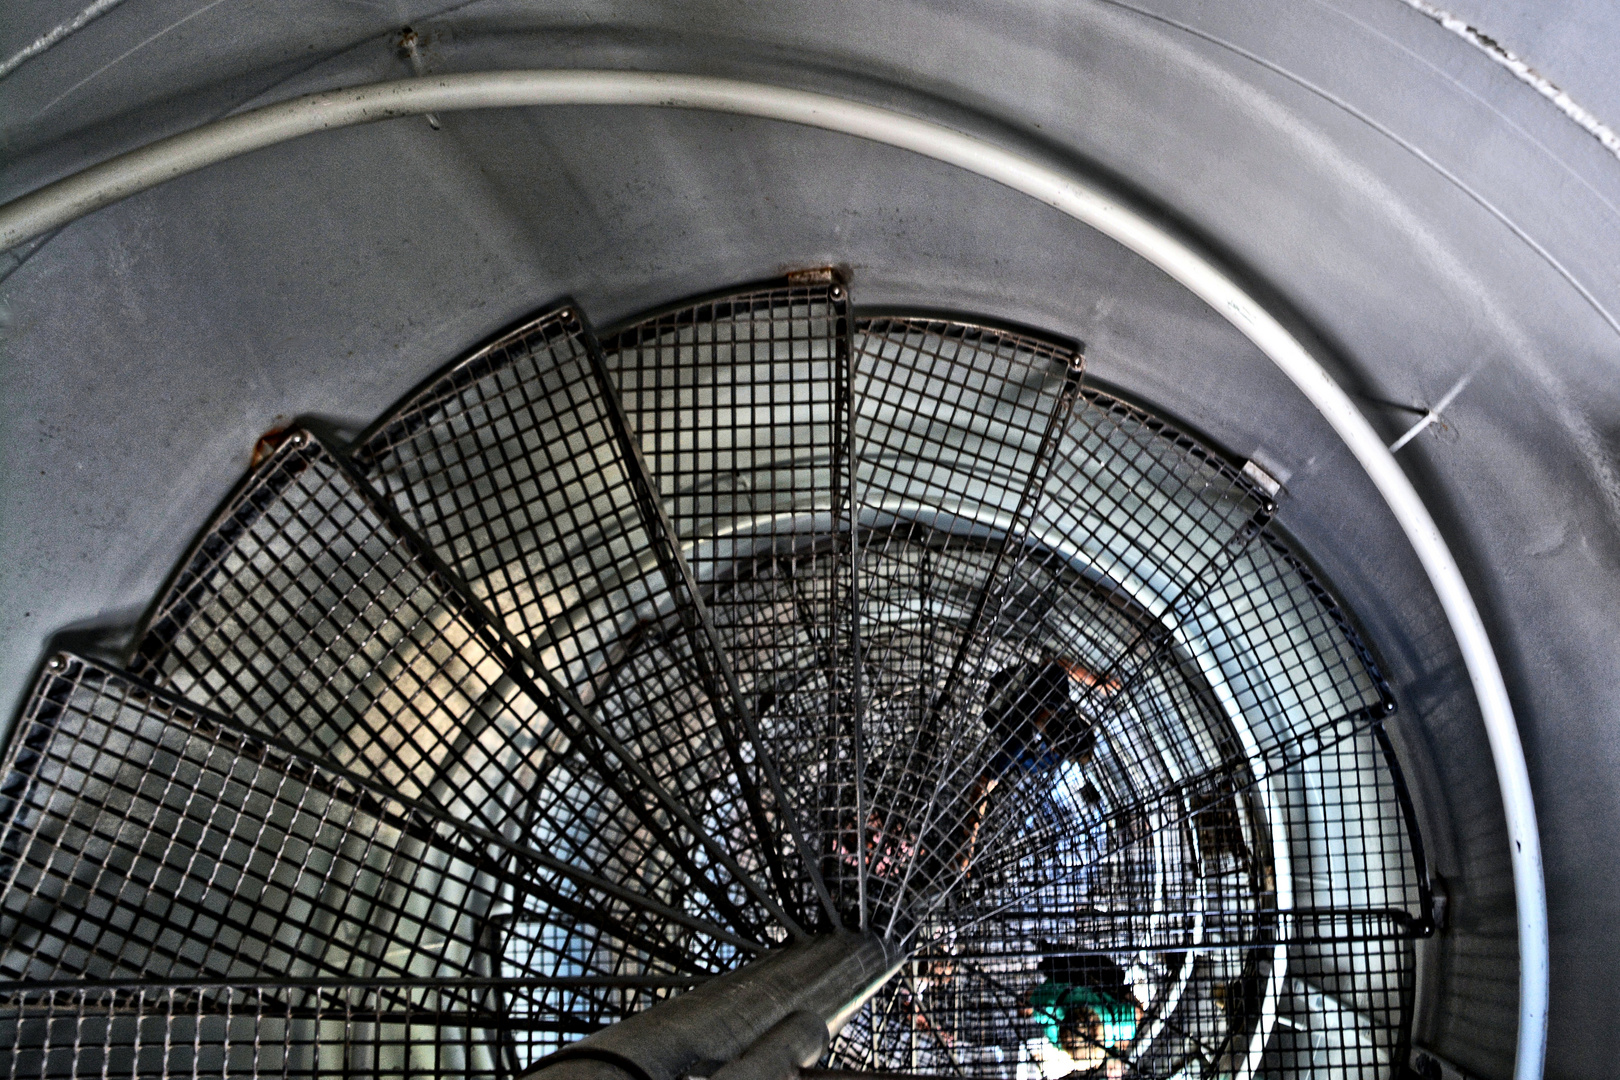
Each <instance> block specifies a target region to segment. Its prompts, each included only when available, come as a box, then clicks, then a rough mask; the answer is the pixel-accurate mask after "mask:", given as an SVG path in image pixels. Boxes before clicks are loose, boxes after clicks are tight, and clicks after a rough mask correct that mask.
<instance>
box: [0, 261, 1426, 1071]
mask: <svg viewBox="0 0 1620 1080" xmlns="http://www.w3.org/2000/svg"><path fill="white" fill-rule="evenodd" d="M849 304H850V302H849V297H848V296H847V294H846V292H845V289H844V287H843V286H842V285H841V284H840V283H839V282H837V281H836V280H834V279H831V277H830V275H828V276H823V277H822V279H820V280H794V281H785V282H777V283H770V284H767V285H762V286H755V287H750V288H747V289H744V290H741V291H738V292H735V293H731V294H727V295H723V296H718V297H711V298H708V299H704V300H701V301H697V302H694V303H691V304H688V305H685V306H682V307H679V308H675V309H671V310H668V311H665V312H660V313H655V314H654V315H651V316H649V317H647V318H645V319H641V320H638V321H635V322H632V323H630V324H628V325H627V326H626V327H624V328H623V329H620V330H618V331H616V332H614V333H612V334H610V335H608V336H606V337H605V338H604V340H603V341H602V343H601V344H598V342H597V340H596V339H595V337H594V336H593V335H592V333H591V331H590V329H589V328H588V326H586V325H585V323H584V320H583V319H582V317H581V316H580V315H579V314H578V312H577V311H576V310H575V309H573V308H571V307H565V308H562V309H559V310H556V311H553V312H550V313H548V314H545V315H542V316H541V317H539V318H537V319H535V320H532V321H531V322H529V323H527V324H525V325H524V326H522V327H519V328H518V329H517V330H514V331H512V332H511V333H509V334H506V335H504V336H502V337H501V338H500V339H499V340H497V341H496V342H495V343H493V344H491V345H490V346H487V347H485V348H483V349H480V350H478V351H476V352H475V353H473V354H472V355H470V356H469V357H468V358H466V359H464V360H462V361H460V362H458V363H457V364H455V365H453V366H452V367H450V368H449V369H447V370H446V371H445V372H444V373H442V374H441V375H439V376H436V377H435V378H434V379H433V380H432V381H430V382H429V383H428V384H426V385H424V387H423V388H421V389H420V390H418V391H417V392H415V393H413V394H411V395H409V396H408V397H407V398H406V400H404V401H403V402H402V403H401V404H400V405H399V406H398V407H397V408H396V409H394V410H392V411H391V412H390V413H389V414H388V415H386V416H385V417H383V418H382V419H380V420H379V421H378V422H377V424H376V425H375V426H374V427H373V428H372V429H371V430H370V431H369V432H367V433H366V434H365V435H364V436H362V437H361V438H360V439H359V440H357V441H356V443H355V444H354V445H353V446H352V447H350V448H338V447H334V446H328V445H324V444H323V443H322V442H321V440H320V439H319V438H317V437H315V436H313V435H311V434H310V433H308V432H305V431H296V432H294V433H293V434H292V435H291V436H289V437H287V438H285V439H284V441H282V443H281V444H280V445H279V447H278V448H276V449H275V451H274V452H273V453H272V454H271V455H270V456H269V458H268V459H267V460H266V461H264V462H263V463H262V464H261V465H259V466H258V467H257V468H256V469H255V471H254V472H253V473H252V475H251V476H250V477H249V478H248V479H247V480H246V481H245V482H244V484H243V486H242V488H241V489H240V490H239V491H238V492H237V493H235V494H234V495H233V496H232V498H231V499H230V500H229V501H228V503H227V505H226V506H225V508H224V509H223V510H222V511H221V513H220V514H219V516H218V517H217V518H216V520H215V522H214V523H213V524H212V525H211V526H210V528H209V529H208V530H207V532H206V533H205V534H204V536H203V537H202V538H201V539H200V540H199V541H198V544H197V546H196V548H195V549H194V551H193V553H192V554H191V556H190V557H188V559H187V561H186V563H185V564H184V565H183V567H182V568H181V570H180V571H179V573H178V575H177V577H176V578H175V580H174V581H173V582H172V583H171V585H170V587H169V588H168V589H167V590H166V592H165V594H164V595H163V597H161V598H160V600H159V601H158V603H157V605H156V606H155V607H154V610H153V614H152V616H151V618H150V620H149V629H148V632H147V633H146V634H145V636H144V637H143V638H142V640H141V642H140V645H139V648H138V650H137V652H136V655H135V657H134V658H133V660H132V662H131V669H132V671H134V672H135V673H136V677H131V676H129V675H124V674H119V673H117V672H114V671H111V670H109V669H107V668H105V667H103V666H100V665H96V664H93V663H89V662H85V661H80V660H70V661H66V662H65V663H66V664H67V667H64V668H62V669H61V670H55V671H48V672H47V673H46V674H45V675H44V676H43V677H42V681H41V683H40V685H39V687H38V688H37V689H36V692H35V694H34V696H33V698H32V699H31V700H30V704H29V706H28V709H29V712H28V714H27V715H26V716H25V717H24V719H23V721H22V722H21V723H20V724H19V726H18V727H17V729H16V731H15V732H14V734H13V737H12V742H11V744H10V749H9V751H8V753H9V755H10V756H9V757H8V758H7V765H6V769H7V772H6V774H5V777H4V779H3V781H0V784H3V785H4V786H3V792H4V794H5V796H6V798H7V800H8V801H7V803H6V804H5V806H4V811H5V813H6V815H8V816H7V823H8V824H7V825H6V826H5V827H6V828H7V830H8V831H7V832H6V834H5V835H6V837H7V839H6V840H5V842H4V843H5V846H4V848H3V852H4V854H5V857H6V858H7V859H9V860H10V861H9V862H7V863H6V864H5V867H6V870H7V873H8V874H10V875H11V876H10V877H9V878H8V879H7V882H6V885H5V892H4V894H3V896H4V900H3V904H4V907H3V908H0V910H3V911H4V912H5V917H6V918H7V919H8V920H9V921H8V922H7V923H6V924H5V925H4V926H3V927H0V930H3V931H4V937H5V941H6V942H7V944H6V946H5V948H6V950H7V951H5V952H4V953H0V956H3V957H5V960H4V961H3V965H4V966H3V971H4V973H5V977H7V978H9V979H10V980H11V981H10V982H9V983H6V984H5V985H3V986H0V1053H3V1048H4V1046H5V1045H6V1040H7V1039H8V1038H9V1039H10V1045H11V1046H12V1050H11V1051H10V1056H9V1057H5V1058H4V1063H9V1064H6V1065H5V1067H4V1068H0V1075H5V1074H6V1073H7V1071H8V1070H9V1073H10V1075H23V1074H25V1073H26V1074H28V1075H87V1074H95V1075H101V1074H103V1073H105V1074H106V1075H152V1074H168V1075H174V1074H195V1075H203V1074H214V1073H217V1072H221V1071H225V1070H227V1069H228V1070H229V1071H231V1072H237V1073H247V1074H254V1075H258V1074H289V1075H335V1074H337V1073H340V1072H342V1073H345V1074H353V1073H356V1072H360V1073H366V1074H375V1075H434V1076H489V1077H500V1076H515V1075H517V1074H519V1073H521V1072H522V1071H523V1070H524V1069H526V1068H527V1067H528V1066H529V1065H530V1064H531V1063H532V1062H534V1061H535V1060H537V1059H538V1058H539V1057H540V1056H542V1055H543V1054H544V1053H546V1052H548V1051H549V1050H551V1049H554V1048H556V1047H558V1046H560V1045H562V1044H563V1043H565V1042H567V1041H569V1040H571V1039H572V1038H575V1037H577V1036H579V1035H581V1034H584V1033H586V1032H589V1031H591V1030H595V1029H596V1028H598V1027H600V1026H601V1025H603V1024H606V1023H610V1022H612V1021H613V1020H614V1019H617V1018H620V1017H623V1016H625V1015H628V1014H629V1013H631V1012H635V1011H638V1010H640V1009H642V1008H645V1007H647V1006H648V1005H650V1004H651V1003H652V1002H653V1001H655V1000H657V999H658V998H659V997H660V996H662V995H665V994H668V993H670V992H672V991H674V990H676V989H679V988H680V987H682V986H685V985H690V984H691V983H692V982H693V981H694V980H699V979H702V978H703V977H705V976H707V975H710V974H713V973H717V972H720V971H723V970H726V969H728V968H730V967H733V966H735V965H736V964H737V963H739V962H740V961H741V960H742V959H745V958H746V957H748V956H751V955H754V954H756V953H758V952H759V951H761V950H763V949H765V948H767V947H769V946H771V945H774V944H778V943H782V942H785V941H787V940H788V939H790V938H794V937H798V936H801V935H803V934H804V933H806V932H809V931H818V930H824V929H827V928H830V927H831V926H833V925H836V924H842V925H845V926H848V927H851V928H854V927H869V928H871V929H872V930H874V931H876V932H878V933H880V934H883V935H885V936H887V937H889V938H890V939H891V940H892V941H893V942H896V943H898V944H900V945H903V946H904V947H905V948H907V949H909V950H911V952H912V954H913V959H912V960H911V961H910V962H909V963H908V964H907V965H906V966H905V968H904V969H903V970H902V972H901V974H900V975H899V976H898V977H896V978H895V979H894V980H893V981H892V982H891V983H890V984H888V986H886V987H885V988H884V989H883V990H881V991H880V992H879V993H878V995H877V996H876V997H875V998H874V999H873V1001H872V1002H871V1003H870V1004H869V1005H868V1006H867V1008H866V1009H865V1010H864V1011H863V1012H862V1013H861V1014H859V1015H858V1016H857V1017H856V1018H855V1020H854V1021H852V1022H851V1024H850V1025H849V1026H848V1027H847V1028H846V1029H845V1030H844V1032H843V1034H842V1035H841V1036H840V1037H839V1039H838V1040H837V1041H836V1042H835V1043H834V1046H833V1048H832V1050H831V1051H830V1053H829V1057H828V1059H827V1061H828V1063H830V1064H834V1065H839V1066H842V1067H852V1068H860V1069H882V1070H891V1071H910V1072H923V1073H940V1074H965V1075H984V1076H997V1077H1006V1078H1007V1080H1013V1078H1014V1077H1017V1078H1019V1080H1025V1078H1033V1077H1037V1076H1059V1075H1066V1074H1067V1073H1069V1072H1071V1071H1073V1070H1075V1069H1076V1068H1079V1069H1081V1070H1082V1071H1084V1070H1092V1071H1094V1072H1095V1073H1096V1075H1099V1076H1102V1075H1116V1074H1121V1073H1124V1074H1128V1075H1132V1076H1163V1077H1172V1076H1175V1077H1192V1076H1201V1077H1202V1076H1216V1075H1233V1076H1244V1077H1248V1076H1254V1075H1259V1074H1261V1073H1265V1074H1267V1075H1279V1076H1294V1075H1300V1076H1302V1075H1309V1074H1312V1071H1313V1070H1317V1071H1320V1070H1322V1069H1327V1070H1329V1071H1330V1072H1332V1073H1333V1074H1334V1075H1345V1076H1387V1075H1391V1074H1392V1072H1393V1070H1395V1069H1396V1068H1397V1067H1398V1065H1399V1063H1400V1062H1401V1060H1402V1057H1403V1055H1404V1052H1405V1040H1406V1037H1407V1036H1406V1032H1407V1023H1408V1014H1409V1001H1410V994H1411V988H1412V944H1411V942H1412V938H1414V937H1415V936H1419V935H1421V934H1423V933H1425V932H1427V929H1428V921H1427V917H1426V916H1427V909H1428V895H1427V882H1426V878H1425V877H1424V876H1423V860H1422V852H1421V847H1420V838H1419V836H1418V834H1417V832H1416V827H1415V820H1414V815H1413V813H1412V810H1411V807H1410V805H1409V803H1408V801H1407V798H1406V795H1405V789H1404V786H1403V784H1402V782H1401V779H1400V772H1399V766H1398V763H1397V761H1396V760H1395V757H1394V755H1393V752H1392V750H1391V749H1390V746H1389V743H1388V739H1387V736H1385V734H1384V732H1383V729H1382V726H1381V724H1382V722H1383V719H1384V717H1385V716H1386V715H1387V714H1388V713H1389V712H1391V711H1392V710H1393V700H1392V699H1391V697H1390V696H1389V693H1388V690H1387V688H1386V687H1385V685H1384V683H1383V681H1382V679H1381V678H1380V676H1379V674H1378V671H1377V667H1376V665H1375V664H1374V663H1373V661H1372V658H1371V657H1370V655H1369V654H1368V653H1367V652H1366V650H1365V649H1364V648H1363V647H1362V646H1361V645H1360V643H1359V641H1358V639H1357V638H1356V635H1355V633H1354V631H1353V629H1352V628H1351V626H1350V624H1349V621H1348V619H1347V618H1346V617H1345V615H1344V614H1343V613H1342V612H1341V611H1340V610H1339V609H1338V607H1337V606H1336V605H1335V604H1334V602H1333V601H1332V599H1331V597H1330V596H1329V594H1328V592H1327V591H1326V590H1325V588H1323V586H1322V585H1321V584H1320V583H1319V582H1318V581H1317V580H1316V579H1315V577H1314V576H1313V575H1312V574H1311V572H1310V571H1309V570H1308V568H1307V567H1306V565H1305V563H1304V562H1303V561H1302V560H1301V558H1300V557H1299V556H1298V555H1297V554H1296V553H1294V552H1293V550H1292V549H1291V548H1290V546H1289V545H1288V543H1287V542H1286V540H1285V539H1284V538H1282V537H1281V536H1280V535H1279V534H1278V533H1277V532H1276V531H1275V529H1274V528H1273V527H1272V526H1271V524H1270V518H1271V515H1272V513H1273V511H1274V509H1275V508H1274V506H1273V505H1272V503H1271V500H1270V498H1269V497H1268V496H1267V494H1266V493H1265V492H1264V491H1262V490H1260V489H1258V488H1257V487H1256V486H1255V485H1254V484H1253V483H1252V482H1251V481H1250V480H1249V479H1248V478H1247V477H1245V476H1244V475H1243V473H1242V472H1241V471H1240V470H1239V469H1238V468H1237V467H1236V466H1235V465H1233V464H1232V463H1230V462H1228V461H1227V460H1226V459H1225V458H1223V457H1222V456H1221V455H1220V454H1218V453H1216V452H1214V451H1213V450H1211V449H1210V448H1208V447H1206V446H1205V445H1203V444H1202V443H1201V442H1199V441H1198V440H1197V439H1196V438H1194V437H1192V436H1190V435H1188V434H1186V433H1184V432H1181V431H1178V430H1177V429H1176V428H1175V427H1173V426H1172V425H1170V424H1168V423H1167V422H1165V421H1164V420H1162V419H1160V418H1158V417H1155V416H1153V415H1152V414H1150V413H1148V412H1147V411H1145V410H1143V409H1140V408H1138V407H1136V406H1134V405H1130V404H1128V403H1126V402H1124V401H1121V400H1119V399H1117V398H1115V397H1113V396H1111V395H1109V394H1108V393H1106V392H1104V391H1102V390H1100V389H1097V388H1095V387H1090V386H1086V385H1084V384H1083V382H1082V379H1081V376H1082V367H1083V365H1082V361H1081V358H1080V354H1079V350H1078V348H1077V347H1076V346H1074V345H1073V344H1072V343H1066V342H1062V341H1058V340H1052V339H1047V338H1044V337H1041V336H1040V335H1037V334H1032V333H1029V332H1026V331H1014V330H1008V329H1001V328H996V327H994V326H990V325H985V324H980V323H970V322H964V321H958V320H951V319H945V318H939V317H931V316H930V317H923V316H909V315H906V314H904V313H889V314H883V315H871V316H861V317H857V315H856V314H855V313H854V312H853V311H852V309H851V308H850V306H849ZM143 680H150V681H151V682H152V683H155V684H159V685H158V686H149V685H147V683H146V682H145V681H143ZM159 686H160V687H161V689H160V688H159ZM1054 687H1055V688H1056V689H1054ZM1037 688H1039V689H1037ZM1054 695H1055V696H1054ZM97 770H100V771H99V772H98V771H97ZM243 770H246V771H245V772H244V771H243ZM238 773H241V774H242V775H241V776H238ZM231 785H236V786H234V787H232V786H231ZM309 807H316V809H315V810H309V809H308V808H309ZM220 822H223V823H224V824H219V823H220ZM75 830H77V831H75ZM98 830H99V831H98ZM233 830H234V831H233ZM85 838H92V839H93V842H90V841H87V840H86V839H85ZM87 842H88V843H90V846H89V847H87V848H86V847H85V844H86V843H87ZM75 845H77V846H75ZM96 845H100V846H99V847H97V846H96ZM80 848H84V850H85V851H86V852H88V854H80V853H79V851H80ZM249 866H251V867H253V868H254V869H253V870H252V872H251V873H249V872H248V871H247V869H245V868H247V867H249ZM310 867H315V868H316V869H314V870H311V869H310ZM255 875H257V876H255ZM323 875H324V876H323ZM284 879H285V882H287V883H285V884H284V883H283V882H284ZM233 890H234V891H233ZM300 890H303V891H300ZM310 890H314V891H310ZM254 905H258V906H254ZM278 905H279V906H278ZM261 909H262V910H261ZM311 913H317V914H311ZM8 995H9V996H8ZM1065 995H1067V996H1065ZM7 1002H9V1003H10V1004H9V1005H8V1004H6V1003H7ZM6 1025H10V1026H9V1027H7V1026H6ZM159 1043H161V1044H162V1050H161V1052H160V1051H159V1050H158V1049H157V1046H158V1044H159ZM272 1044H273V1045H274V1049H267V1047H271V1046H272ZM249 1047H251V1053H250V1052H249V1050H248V1049H247V1048H249Z"/></svg>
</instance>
